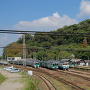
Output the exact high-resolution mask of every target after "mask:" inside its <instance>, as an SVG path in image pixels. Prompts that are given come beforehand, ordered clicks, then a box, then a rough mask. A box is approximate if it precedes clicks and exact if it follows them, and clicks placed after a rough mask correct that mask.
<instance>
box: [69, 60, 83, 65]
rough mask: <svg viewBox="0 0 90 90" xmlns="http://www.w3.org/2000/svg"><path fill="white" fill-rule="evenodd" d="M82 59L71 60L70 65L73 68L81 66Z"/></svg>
mask: <svg viewBox="0 0 90 90" xmlns="http://www.w3.org/2000/svg"><path fill="white" fill-rule="evenodd" d="M81 60H82V59H71V60H69V64H70V65H71V66H76V65H79V64H80V61H81Z"/></svg>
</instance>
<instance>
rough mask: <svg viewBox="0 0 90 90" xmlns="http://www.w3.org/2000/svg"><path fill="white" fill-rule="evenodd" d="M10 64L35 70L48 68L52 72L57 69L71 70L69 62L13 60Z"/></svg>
mask: <svg viewBox="0 0 90 90" xmlns="http://www.w3.org/2000/svg"><path fill="white" fill-rule="evenodd" d="M9 63H10V64H17V65H23V66H30V67H33V68H40V67H43V68H48V69H52V70H57V69H63V70H68V69H69V63H67V62H61V61H59V60H48V61H40V60H29V59H27V60H24V61H23V60H17V61H15V60H11V61H9Z"/></svg>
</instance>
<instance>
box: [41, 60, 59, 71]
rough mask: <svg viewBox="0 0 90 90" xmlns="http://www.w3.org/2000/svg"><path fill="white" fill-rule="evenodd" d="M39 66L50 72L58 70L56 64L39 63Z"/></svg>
mask: <svg viewBox="0 0 90 90" xmlns="http://www.w3.org/2000/svg"><path fill="white" fill-rule="evenodd" d="M40 66H41V67H44V68H48V69H52V70H56V69H58V64H57V63H56V62H49V61H40Z"/></svg>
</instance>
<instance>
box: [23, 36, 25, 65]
mask: <svg viewBox="0 0 90 90" xmlns="http://www.w3.org/2000/svg"><path fill="white" fill-rule="evenodd" d="M23 60H24V62H23V66H26V62H25V61H26V45H25V34H23Z"/></svg>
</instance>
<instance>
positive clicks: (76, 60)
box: [70, 59, 82, 62]
mask: <svg viewBox="0 0 90 90" xmlns="http://www.w3.org/2000/svg"><path fill="white" fill-rule="evenodd" d="M81 60H82V59H71V60H70V61H72V62H79V61H81Z"/></svg>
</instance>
